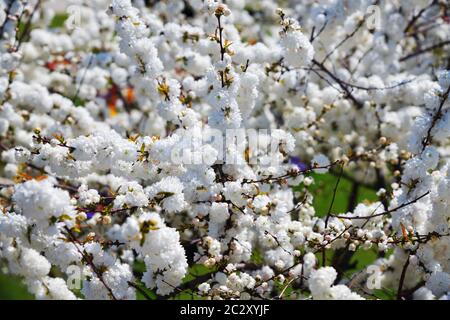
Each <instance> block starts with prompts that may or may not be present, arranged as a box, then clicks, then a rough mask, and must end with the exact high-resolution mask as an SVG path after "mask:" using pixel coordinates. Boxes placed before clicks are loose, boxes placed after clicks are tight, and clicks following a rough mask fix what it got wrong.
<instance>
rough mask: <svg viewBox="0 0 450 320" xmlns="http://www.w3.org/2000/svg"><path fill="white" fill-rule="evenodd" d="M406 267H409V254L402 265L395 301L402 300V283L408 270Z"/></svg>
mask: <svg viewBox="0 0 450 320" xmlns="http://www.w3.org/2000/svg"><path fill="white" fill-rule="evenodd" d="M408 266H409V254H408V256H407V257H406V262H405V264H404V265H403V269H402V274H401V275H400V281H399V284H398V290H397V300H401V298H402V290H403V283H404V282H405V276H406V270H407V269H408Z"/></svg>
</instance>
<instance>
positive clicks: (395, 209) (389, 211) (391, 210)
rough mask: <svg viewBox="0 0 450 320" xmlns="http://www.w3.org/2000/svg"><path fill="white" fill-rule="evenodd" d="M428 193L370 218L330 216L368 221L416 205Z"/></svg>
mask: <svg viewBox="0 0 450 320" xmlns="http://www.w3.org/2000/svg"><path fill="white" fill-rule="evenodd" d="M429 193H430V191H427V192H425V193H424V194H422V195H421V196H420V197H417V198H416V199H414V200H411V201H408V202H406V203H403V204H401V205H399V206H398V207H395V208H392V209H389V210H386V211H384V212H381V213H377V214H373V215H370V216H364V217H362V216H356V217H346V216H342V215H333V214H332V215H331V216H332V217H335V218H341V219H349V220H356V219H367V220H369V219H372V218H375V217H380V216H384V215H387V214H390V213H392V212H395V211H397V210H400V209H402V208H404V207H407V206H409V205H411V204H413V203H416V202H417V201H419V200H420V199H422V198H423V197H425V196H427V195H428V194H429Z"/></svg>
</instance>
